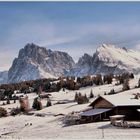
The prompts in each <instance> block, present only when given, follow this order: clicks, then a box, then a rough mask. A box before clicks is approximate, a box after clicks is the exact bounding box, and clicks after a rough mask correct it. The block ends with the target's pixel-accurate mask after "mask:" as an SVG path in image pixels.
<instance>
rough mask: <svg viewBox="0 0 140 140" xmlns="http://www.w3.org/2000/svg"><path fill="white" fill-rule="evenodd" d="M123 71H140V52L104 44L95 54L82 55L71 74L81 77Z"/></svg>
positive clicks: (135, 72) (136, 72)
mask: <svg viewBox="0 0 140 140" xmlns="http://www.w3.org/2000/svg"><path fill="white" fill-rule="evenodd" d="M123 72H132V73H134V74H138V73H140V52H139V51H133V50H129V49H126V48H118V47H116V46H114V45H106V44H103V45H101V46H100V47H98V48H97V50H96V52H95V53H94V54H93V56H90V55H87V54H85V55H84V56H83V57H81V58H80V59H79V61H78V63H77V64H76V66H75V67H74V68H73V69H72V70H71V71H70V73H69V75H71V76H80V77H81V76H85V75H92V74H99V73H100V74H108V73H113V74H121V73H123Z"/></svg>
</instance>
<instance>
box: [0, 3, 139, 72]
mask: <svg viewBox="0 0 140 140" xmlns="http://www.w3.org/2000/svg"><path fill="white" fill-rule="evenodd" d="M30 42H33V43H36V44H38V45H41V46H45V47H46V48H49V49H52V50H60V51H66V52H68V53H69V54H70V55H71V56H72V57H73V58H74V60H75V61H77V60H78V58H79V57H80V56H82V55H83V54H84V53H89V54H91V55H92V54H93V53H94V52H95V50H96V48H97V47H98V46H99V45H101V44H102V43H107V44H115V45H118V46H120V47H127V48H133V49H137V50H139V49H140V2H0V60H3V61H0V71H2V70H7V69H8V68H9V67H10V66H11V64H12V61H13V59H14V58H15V57H17V55H18V51H19V49H21V48H23V47H24V46H25V44H27V43H30Z"/></svg>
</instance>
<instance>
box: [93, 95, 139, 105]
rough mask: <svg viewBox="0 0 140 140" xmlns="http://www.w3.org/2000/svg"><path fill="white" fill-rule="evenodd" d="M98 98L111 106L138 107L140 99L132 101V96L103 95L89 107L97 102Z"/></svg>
mask: <svg viewBox="0 0 140 140" xmlns="http://www.w3.org/2000/svg"><path fill="white" fill-rule="evenodd" d="M99 98H103V99H105V100H106V101H108V102H110V103H111V104H112V105H113V106H140V99H134V95H132V94H123V93H122V94H114V95H104V96H99V97H97V98H96V99H95V100H94V101H93V102H92V103H91V104H90V106H91V105H92V104H93V103H94V102H95V101H97V100H98V99H99Z"/></svg>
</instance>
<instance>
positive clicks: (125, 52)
mask: <svg viewBox="0 0 140 140" xmlns="http://www.w3.org/2000/svg"><path fill="white" fill-rule="evenodd" d="M123 72H133V73H134V74H139V73H140V52H139V51H133V50H129V49H126V48H119V47H116V46H114V45H106V44H103V45H101V46H99V47H98V48H97V49H96V52H95V53H94V54H93V56H91V55H89V54H86V53H85V54H84V55H83V56H82V57H80V58H79V61H78V62H77V63H76V64H75V62H74V60H73V59H72V57H71V56H69V55H68V54H67V53H65V52H60V51H52V50H50V49H46V48H44V47H40V46H38V45H35V44H33V43H31V44H27V45H26V46H25V47H24V48H23V49H21V50H20V51H19V55H18V57H17V58H15V60H14V61H13V64H12V66H11V68H10V69H9V72H7V73H2V74H0V83H6V82H8V83H15V82H21V81H25V80H35V79H40V78H54V77H59V76H80V77H82V76H86V75H93V74H99V73H100V74H108V73H114V74H121V73H123Z"/></svg>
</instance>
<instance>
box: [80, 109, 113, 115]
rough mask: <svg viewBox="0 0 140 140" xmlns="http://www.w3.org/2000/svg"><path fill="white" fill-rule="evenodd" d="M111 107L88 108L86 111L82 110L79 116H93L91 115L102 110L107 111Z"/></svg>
mask: <svg viewBox="0 0 140 140" xmlns="http://www.w3.org/2000/svg"><path fill="white" fill-rule="evenodd" d="M109 110H111V109H90V110H88V111H85V112H82V113H81V114H80V115H81V116H93V115H98V114H101V113H104V112H107V111H109Z"/></svg>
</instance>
